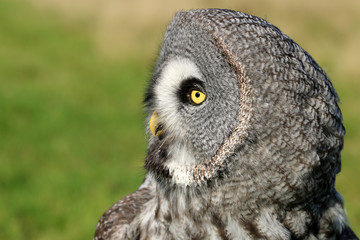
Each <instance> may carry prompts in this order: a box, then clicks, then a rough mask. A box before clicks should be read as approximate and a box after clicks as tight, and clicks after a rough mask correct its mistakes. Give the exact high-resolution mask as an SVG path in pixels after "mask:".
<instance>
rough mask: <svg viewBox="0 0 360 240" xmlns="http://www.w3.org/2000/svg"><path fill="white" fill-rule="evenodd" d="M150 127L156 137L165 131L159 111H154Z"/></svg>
mask: <svg viewBox="0 0 360 240" xmlns="http://www.w3.org/2000/svg"><path fill="white" fill-rule="evenodd" d="M149 127H150V132H151V134H152V135H154V136H155V137H159V136H160V135H162V134H163V133H164V131H163V130H162V125H161V124H160V121H159V115H158V113H157V112H153V114H152V115H151V117H150V121H149Z"/></svg>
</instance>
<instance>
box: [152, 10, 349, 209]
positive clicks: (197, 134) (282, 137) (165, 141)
mask: <svg viewBox="0 0 360 240" xmlns="http://www.w3.org/2000/svg"><path fill="white" fill-rule="evenodd" d="M337 101H338V97H337V94H336V92H335V90H334V88H333V86H332V84H331V82H330V80H329V79H328V78H327V76H326V74H325V73H324V71H323V70H322V69H321V68H320V67H319V66H318V65H317V63H316V62H315V61H314V60H313V59H312V58H311V57H310V55H309V54H308V53H307V52H306V51H304V50H303V49H302V48H301V47H300V46H299V45H297V44H296V43H295V42H294V41H292V40H291V39H290V38H289V37H288V36H286V35H284V34H283V33H282V32H281V31H280V30H279V29H278V28H276V27H275V26H273V25H271V24H269V23H268V22H266V21H265V20H262V19H260V18H257V17H253V16H250V15H247V14H244V13H239V12H235V11H230V10H219V9H205V10H191V11H188V12H178V13H177V14H176V15H175V17H174V19H173V20H172V22H171V24H170V25H169V27H168V29H167V31H166V33H165V37H164V40H163V44H162V47H161V49H160V53H159V57H158V60H157V62H156V65H155V68H154V72H153V76H152V78H151V81H150V83H149V87H148V89H147V93H146V97H145V103H146V109H147V112H148V118H147V120H148V121H149V122H150V124H149V128H148V130H149V131H150V132H151V133H152V134H151V135H150V139H149V147H148V148H149V149H148V150H149V152H148V155H147V158H146V169H147V171H148V173H149V174H150V175H152V176H154V178H156V179H157V180H158V181H159V182H160V183H161V182H166V183H170V184H167V185H170V186H173V187H186V188H202V189H211V188H213V187H214V186H216V187H221V185H222V184H225V183H229V182H231V183H234V184H235V185H236V186H237V188H241V191H242V193H239V195H241V194H244V195H247V196H248V197H249V196H252V195H256V196H257V197H260V198H261V196H262V195H264V198H266V199H269V198H271V199H273V200H274V199H275V200H276V201H279V202H283V201H287V202H295V201H299V199H304V198H308V197H309V196H310V195H311V196H312V197H313V198H314V199H315V198H317V199H318V198H321V197H324V198H325V197H326V196H327V195H328V194H329V193H330V192H332V191H333V189H334V179H335V175H336V174H337V173H338V172H339V170H340V151H341V149H342V146H343V136H344V132H345V131H344V127H343V125H342V116H341V112H340V109H339V107H338V104H337ZM260 192H261V194H260ZM264 192H265V193H266V194H264ZM285 192H287V193H289V192H290V194H286V195H284V193H285Z"/></svg>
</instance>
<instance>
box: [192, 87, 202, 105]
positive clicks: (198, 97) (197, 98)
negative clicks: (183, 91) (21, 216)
mask: <svg viewBox="0 0 360 240" xmlns="http://www.w3.org/2000/svg"><path fill="white" fill-rule="evenodd" d="M189 97H190V100H191V101H192V102H193V103H195V104H200V103H202V102H203V101H205V99H206V95H205V93H203V92H201V91H199V90H196V89H193V90H190V96H189Z"/></svg>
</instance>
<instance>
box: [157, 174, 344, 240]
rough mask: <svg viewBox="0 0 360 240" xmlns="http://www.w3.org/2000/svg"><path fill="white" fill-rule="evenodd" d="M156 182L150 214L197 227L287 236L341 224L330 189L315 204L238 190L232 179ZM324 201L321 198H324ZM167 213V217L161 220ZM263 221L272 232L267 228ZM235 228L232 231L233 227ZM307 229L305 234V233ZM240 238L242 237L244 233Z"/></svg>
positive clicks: (322, 232)
mask: <svg viewBox="0 0 360 240" xmlns="http://www.w3.org/2000/svg"><path fill="white" fill-rule="evenodd" d="M155 182H156V195H155V196H156V199H155V202H156V204H155V205H156V207H155V208H156V214H157V216H158V218H159V219H163V220H164V221H169V219H171V221H173V222H176V221H179V222H183V221H184V222H189V223H191V222H194V221H196V224H197V225H196V226H197V227H199V231H201V228H202V227H204V226H205V225H208V224H214V225H216V227H219V228H224V229H226V231H227V232H231V231H235V232H239V231H240V232H243V233H242V234H245V235H241V236H242V237H244V236H246V237H248V238H249V239H259V238H267V239H290V237H294V236H295V237H296V238H299V239H300V238H305V237H308V236H310V235H313V236H315V237H318V238H319V239H321V237H319V236H323V238H326V236H327V237H328V236H335V235H336V234H337V233H338V232H340V231H341V229H342V227H343V226H344V225H345V221H346V219H345V217H344V216H345V214H344V210H343V207H342V200H341V197H340V196H339V195H338V194H337V193H336V192H333V193H332V195H329V196H328V198H327V199H326V200H325V199H324V202H322V203H318V205H314V204H307V203H298V204H294V205H293V206H291V205H288V206H285V205H283V204H281V203H278V202H270V201H269V200H268V199H267V200H266V199H263V198H262V197H260V196H259V198H257V199H253V198H251V197H249V196H248V197H247V198H245V197H243V196H240V194H239V193H240V192H239V191H240V190H236V189H238V187H237V184H236V183H235V182H231V181H229V182H227V183H226V184H224V183H220V182H217V183H211V184H210V183H209V185H207V186H206V187H205V186H202V187H199V186H196V187H191V186H178V185H171V186H170V185H168V184H167V183H165V181H162V180H159V179H157V180H155ZM325 201H326V203H325ZM166 219H167V220H166ZM269 224H270V225H271V229H273V231H272V232H268V231H267V229H269ZM234 234H235V233H234ZM309 234H310V235H309ZM245 239H246V238H245Z"/></svg>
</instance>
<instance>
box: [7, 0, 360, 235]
mask: <svg viewBox="0 0 360 240" xmlns="http://www.w3.org/2000/svg"><path fill="white" fill-rule="evenodd" d="M114 4H115V5H114ZM153 4H154V5H153V6H152V7H151V8H149V6H148V4H147V3H146V2H144V1H139V0H136V1H127V2H125V1H110V0H108V1H102V2H101V1H100V2H99V1H95V0H94V1H90V0H88V1H78V2H76V4H75V3H74V1H64V0H63V1H46V0H28V1H25V0H2V1H0V86H1V87H0V163H1V167H0V206H2V207H1V210H0V239H91V238H92V235H93V233H94V229H95V225H96V223H97V220H98V218H99V217H100V216H101V214H102V213H103V212H104V211H105V210H106V209H107V208H108V207H109V206H110V205H111V204H112V203H113V202H115V201H117V200H118V199H120V198H121V197H122V196H124V195H125V194H127V193H129V192H131V191H134V190H135V189H137V187H138V186H139V185H140V183H141V181H142V178H143V174H144V171H143V169H142V164H143V159H144V156H145V152H146V137H145V136H144V133H143V132H144V130H143V129H144V125H145V123H144V122H143V117H144V116H143V113H142V95H143V93H144V88H145V85H146V80H147V79H148V78H149V76H150V66H151V64H152V63H151V62H152V61H151V60H152V59H153V58H154V56H155V54H156V50H157V45H158V44H159V43H160V41H161V37H162V33H163V31H164V29H165V27H166V24H167V23H168V22H169V21H170V19H171V15H172V14H173V12H175V10H178V9H181V8H196V7H215V6H217V7H223V8H234V9H237V10H242V11H245V12H248V13H251V14H255V15H258V16H260V17H266V18H267V19H268V20H269V21H271V22H272V23H274V24H275V25H277V26H278V27H280V28H281V29H282V30H283V31H284V32H285V33H287V34H288V35H290V37H292V38H293V39H294V40H295V41H297V42H298V43H300V45H301V46H303V47H304V48H305V49H306V50H308V51H309V52H310V54H311V55H312V56H313V57H314V58H315V59H316V60H317V61H318V62H319V64H320V65H321V66H322V67H323V68H324V69H325V70H326V71H327V73H328V75H329V76H330V78H331V79H332V81H333V83H334V85H335V88H336V89H337V91H338V93H339V95H340V98H341V102H342V103H341V108H342V111H343V115H344V122H345V126H346V129H347V135H346V138H345V148H344V151H343V155H342V156H343V170H342V173H340V174H339V176H338V178H337V188H338V190H339V191H340V193H341V194H342V195H343V197H344V198H345V203H346V205H345V206H346V209H347V211H348V214H349V219H350V222H351V224H352V226H353V228H354V229H355V231H356V232H357V234H359V235H360V231H359V230H358V229H359V228H360V205H359V202H360V187H359V184H358V183H359V181H360V176H359V174H358V173H359V172H360V164H359V158H360V151H359V144H360V127H359V126H358V124H357V123H358V122H359V117H360V108H359V106H360V96H359V90H360V82H359V76H360V69H359V66H358V56H359V49H360V48H359V47H358V42H359V40H360V20H359V19H360V18H359V16H360V14H359V13H360V11H359V10H360V9H359V8H357V7H359V4H358V3H357V2H355V1H353V2H351V1H344V2H342V3H341V4H339V3H338V2H336V3H335V2H331V4H328V2H327V1H326V2H325V1H317V2H316V3H313V1H310V0H309V1H304V2H299V1H298V2H297V3H295V4H296V5H290V4H286V1H280V0H275V1H272V2H270V1H261V0H258V1H252V3H249V1H228V2H227V3H222V4H219V2H218V1H214V0H213V1H205V0H204V1H197V2H193V1H187V0H186V1H184V3H183V4H182V5H181V4H179V3H177V4H175V5H173V6H171V7H169V6H170V5H167V4H161V3H160V2H159V1H155V2H154V3H153ZM169 4H170V3H169ZM171 4H172V3H171ZM321 4H323V5H321ZM85 6H86V7H85ZM84 9H85V10H84ZM159 13H161V14H159ZM335 16H336V17H335Z"/></svg>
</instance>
